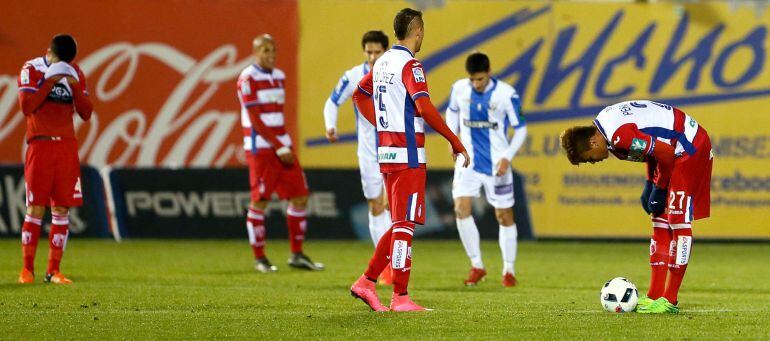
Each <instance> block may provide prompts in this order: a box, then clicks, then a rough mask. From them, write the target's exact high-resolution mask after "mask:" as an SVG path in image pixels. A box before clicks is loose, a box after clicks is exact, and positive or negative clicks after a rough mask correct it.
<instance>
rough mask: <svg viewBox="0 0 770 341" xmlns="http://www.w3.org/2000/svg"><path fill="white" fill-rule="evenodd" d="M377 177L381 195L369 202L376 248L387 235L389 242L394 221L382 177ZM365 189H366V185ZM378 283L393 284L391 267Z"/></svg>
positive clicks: (372, 234) (383, 273)
mask: <svg viewBox="0 0 770 341" xmlns="http://www.w3.org/2000/svg"><path fill="white" fill-rule="evenodd" d="M376 175H377V176H378V177H379V178H380V181H379V182H377V183H376V185H378V186H379V188H380V193H379V194H378V195H376V196H375V197H374V199H369V200H368V204H369V233H370V234H371V237H372V242H374V247H375V248H376V247H377V244H378V243H379V242H380V239H382V236H384V235H385V234H386V233H387V234H388V240H389V239H390V233H389V231H390V227H391V224H392V221H391V220H390V210H388V209H387V207H388V201H387V196H386V195H385V189H384V187H383V181H382V175H381V174H380V173H377V174H376ZM362 179H363V178H362ZM364 187H365V188H366V184H365V185H364ZM364 192H365V195H366V194H367V193H366V192H367V190H366V189H364ZM369 194H373V192H372V191H370V192H369ZM378 282H379V283H380V284H382V285H391V284H393V272H392V271H391V270H390V267H387V266H386V267H385V269H384V270H383V271H382V273H380V276H379V278H378Z"/></svg>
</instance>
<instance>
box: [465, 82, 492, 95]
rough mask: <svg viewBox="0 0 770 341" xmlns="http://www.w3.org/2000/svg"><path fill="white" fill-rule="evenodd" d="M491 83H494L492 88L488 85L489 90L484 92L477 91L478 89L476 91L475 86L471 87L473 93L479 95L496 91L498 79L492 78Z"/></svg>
mask: <svg viewBox="0 0 770 341" xmlns="http://www.w3.org/2000/svg"><path fill="white" fill-rule="evenodd" d="M490 83H492V87H491V88H490V87H489V84H487V89H484V92H478V91H476V89H474V88H473V86H471V91H473V92H475V93H477V94H479V95H482V94H485V93H487V92H492V91H495V88H497V79H496V78H490Z"/></svg>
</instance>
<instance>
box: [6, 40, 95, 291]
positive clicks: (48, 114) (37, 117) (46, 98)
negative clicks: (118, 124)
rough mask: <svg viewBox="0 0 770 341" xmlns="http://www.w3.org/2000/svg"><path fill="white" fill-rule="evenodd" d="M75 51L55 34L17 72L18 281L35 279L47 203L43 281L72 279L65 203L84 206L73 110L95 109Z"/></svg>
mask: <svg viewBox="0 0 770 341" xmlns="http://www.w3.org/2000/svg"><path fill="white" fill-rule="evenodd" d="M76 54H77V43H75V39H74V38H72V36H69V35H66V34H60V35H57V36H55V37H53V39H52V40H51V45H50V47H49V48H48V52H47V53H46V55H45V56H43V57H38V58H35V59H32V60H30V61H28V62H26V63H24V66H23V67H22V69H21V73H20V74H19V80H18V85H19V104H20V105H21V112H22V113H24V116H25V117H26V119H27V134H26V139H27V155H26V160H25V161H24V184H25V187H26V189H27V193H26V194H27V215H26V216H25V217H24V225H23V226H22V228H21V250H22V253H23V256H24V268H23V269H22V270H21V273H20V274H19V283H32V282H33V281H34V279H35V269H34V265H35V251H36V250H37V243H38V239H39V238H40V226H41V224H42V219H43V215H44V214H45V208H46V206H50V207H51V230H50V231H49V232H48V244H49V251H48V270H46V275H45V279H44V281H45V282H50V283H55V284H69V283H72V281H71V280H69V279H68V278H67V277H65V276H64V275H63V274H62V273H61V272H60V270H59V265H60V264H61V259H62V256H63V254H64V248H65V247H66V246H67V237H68V236H69V208H70V207H78V206H82V205H83V194H82V193H81V190H80V188H81V186H80V160H79V159H78V141H77V139H75V128H74V126H73V124H72V114H73V113H74V112H77V113H78V115H79V116H80V118H82V119H83V120H84V121H87V120H88V119H90V118H91V111H92V110H93V105H92V104H91V100H89V99H88V91H86V77H85V75H84V74H83V72H82V71H81V70H80V68H79V67H78V66H77V64H75V63H73V62H72V61H73V60H74V59H75V55H76Z"/></svg>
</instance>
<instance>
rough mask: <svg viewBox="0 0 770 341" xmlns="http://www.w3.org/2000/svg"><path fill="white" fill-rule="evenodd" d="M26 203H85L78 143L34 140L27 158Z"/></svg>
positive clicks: (72, 141)
mask: <svg viewBox="0 0 770 341" xmlns="http://www.w3.org/2000/svg"><path fill="white" fill-rule="evenodd" d="M24 183H25V186H26V190H27V206H64V207H76V206H82V205H83V193H82V192H81V189H80V161H79V160H78V142H77V141H76V140H73V139H67V140H59V141H52V140H32V141H30V142H29V144H28V145H27V156H26V160H25V161H24Z"/></svg>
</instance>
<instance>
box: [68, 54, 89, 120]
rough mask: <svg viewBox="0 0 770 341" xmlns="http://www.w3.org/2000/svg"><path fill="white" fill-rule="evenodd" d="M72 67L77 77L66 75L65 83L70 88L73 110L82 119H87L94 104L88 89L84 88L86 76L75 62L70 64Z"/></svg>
mask: <svg viewBox="0 0 770 341" xmlns="http://www.w3.org/2000/svg"><path fill="white" fill-rule="evenodd" d="M72 67H73V68H74V69H75V72H77V75H78V79H75V78H74V77H71V76H68V77H67V83H68V84H69V86H70V89H72V101H73V102H74V104H75V111H76V112H77V113H78V116H80V118H82V119H83V121H88V120H89V119H90V118H91V113H92V112H93V110H94V105H93V104H92V103H91V99H89V97H88V91H87V90H86V76H85V74H83V71H82V70H80V67H78V66H77V65H76V64H72Z"/></svg>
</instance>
